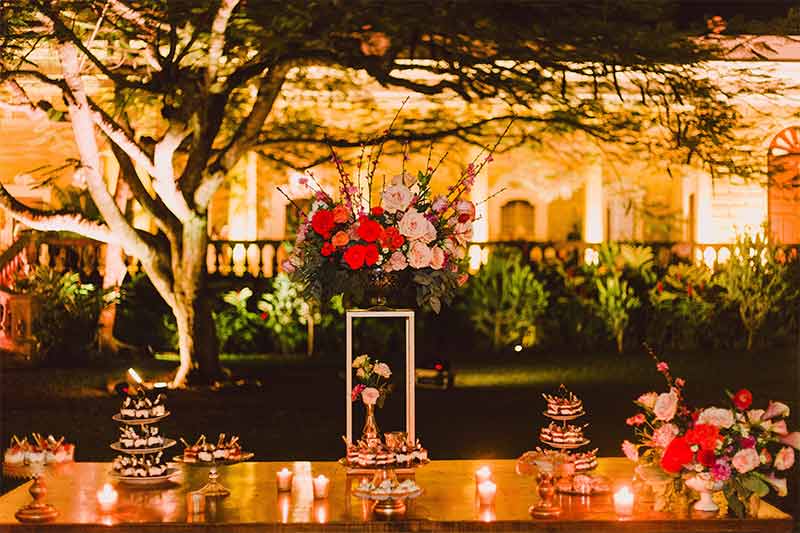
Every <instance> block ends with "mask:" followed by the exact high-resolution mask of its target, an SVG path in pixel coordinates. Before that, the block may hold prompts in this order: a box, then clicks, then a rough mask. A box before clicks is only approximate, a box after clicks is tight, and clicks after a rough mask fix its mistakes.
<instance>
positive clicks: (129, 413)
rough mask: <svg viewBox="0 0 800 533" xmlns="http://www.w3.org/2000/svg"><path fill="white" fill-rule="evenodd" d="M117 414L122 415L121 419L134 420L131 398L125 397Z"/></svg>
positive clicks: (134, 410) (134, 413) (134, 414)
mask: <svg viewBox="0 0 800 533" xmlns="http://www.w3.org/2000/svg"><path fill="white" fill-rule="evenodd" d="M119 414H120V415H122V418H136V409H135V408H134V401H133V398H131V397H130V396H126V397H125V400H124V401H123V402H122V409H120V410H119Z"/></svg>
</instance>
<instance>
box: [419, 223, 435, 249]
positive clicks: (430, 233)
mask: <svg viewBox="0 0 800 533" xmlns="http://www.w3.org/2000/svg"><path fill="white" fill-rule="evenodd" d="M420 240H421V241H422V242H424V243H425V244H429V243H430V242H431V241H435V240H436V226H434V225H433V223H432V222H431V221H430V220H428V225H427V227H426V228H425V235H423V236H422V238H421V239H420Z"/></svg>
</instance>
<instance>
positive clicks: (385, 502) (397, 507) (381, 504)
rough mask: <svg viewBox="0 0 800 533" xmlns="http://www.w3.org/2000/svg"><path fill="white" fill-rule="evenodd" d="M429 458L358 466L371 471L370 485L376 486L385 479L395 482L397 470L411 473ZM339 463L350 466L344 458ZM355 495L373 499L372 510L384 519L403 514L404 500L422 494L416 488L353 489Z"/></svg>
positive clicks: (420, 490)
mask: <svg viewBox="0 0 800 533" xmlns="http://www.w3.org/2000/svg"><path fill="white" fill-rule="evenodd" d="M429 462H430V460H427V461H423V462H417V463H413V464H411V465H409V466H402V467H397V466H396V465H381V466H378V465H376V466H374V467H359V469H363V470H364V471H369V472H372V473H373V474H372V486H373V487H378V486H380V485H381V483H383V482H385V481H390V482H391V483H392V484H397V483H398V481H397V470H398V469H400V470H410V471H411V472H412V475H413V471H414V469H416V468H420V467H423V466H425V465H427V464H428V463H429ZM339 464H341V465H342V466H345V467H348V468H350V467H352V466H353V465H351V464H350V463H348V461H347V459H346V458H343V459H340V460H339ZM353 494H355V495H356V496H357V497H359V498H361V499H364V500H373V501H374V502H375V504H374V505H373V507H372V512H373V513H375V514H376V515H377V516H379V517H381V518H385V519H391V518H394V517H397V516H402V515H404V514H405V512H406V509H407V505H406V500H408V499H410V498H416V497H417V496H419V495H421V494H422V489H421V488H419V487H418V488H417V490H414V491H409V492H397V491H395V492H389V493H378V492H375V491H374V490H371V491H363V490H358V489H355V490H354V491H353Z"/></svg>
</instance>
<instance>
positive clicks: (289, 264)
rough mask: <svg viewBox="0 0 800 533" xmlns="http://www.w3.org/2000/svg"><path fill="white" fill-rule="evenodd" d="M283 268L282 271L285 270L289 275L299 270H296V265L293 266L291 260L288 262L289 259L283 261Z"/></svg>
mask: <svg viewBox="0 0 800 533" xmlns="http://www.w3.org/2000/svg"><path fill="white" fill-rule="evenodd" d="M281 268H282V269H283V271H284V272H286V273H287V274H291V273H292V272H294V271H295V270H297V269H296V268H295V266H294V264H293V263H292V262H291V261H290V260H288V259H284V260H283V262H282V263H281Z"/></svg>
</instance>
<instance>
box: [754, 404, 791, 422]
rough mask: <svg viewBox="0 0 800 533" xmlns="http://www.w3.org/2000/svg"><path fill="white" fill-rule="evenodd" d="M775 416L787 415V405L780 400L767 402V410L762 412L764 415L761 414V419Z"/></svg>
mask: <svg viewBox="0 0 800 533" xmlns="http://www.w3.org/2000/svg"><path fill="white" fill-rule="evenodd" d="M776 416H781V417H783V416H789V406H788V405H786V404H785V403H781V402H769V405H767V411H766V412H765V413H764V416H762V417H761V419H762V420H769V419H770V418H775V417H776Z"/></svg>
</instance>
